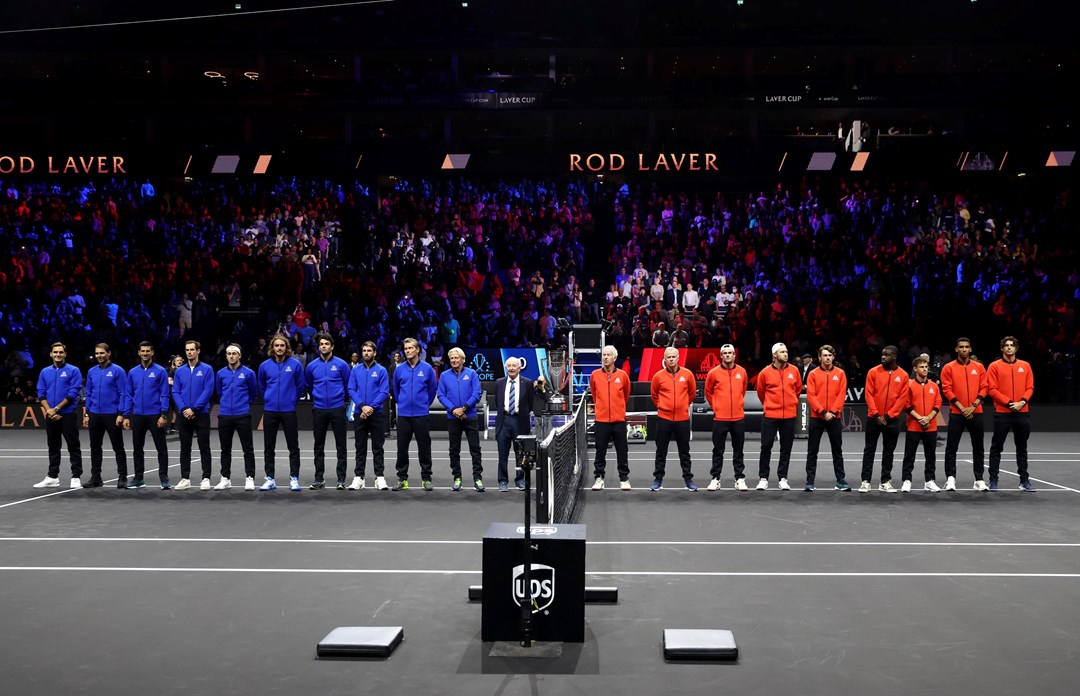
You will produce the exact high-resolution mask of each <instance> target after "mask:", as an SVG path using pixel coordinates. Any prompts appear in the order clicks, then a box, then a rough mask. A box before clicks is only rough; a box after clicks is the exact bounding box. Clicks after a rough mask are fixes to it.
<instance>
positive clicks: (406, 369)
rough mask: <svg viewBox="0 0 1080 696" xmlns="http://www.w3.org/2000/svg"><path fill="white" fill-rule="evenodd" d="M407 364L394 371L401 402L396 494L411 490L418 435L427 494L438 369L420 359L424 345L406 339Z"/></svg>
mask: <svg viewBox="0 0 1080 696" xmlns="http://www.w3.org/2000/svg"><path fill="white" fill-rule="evenodd" d="M403 350H404V352H405V362H403V363H401V364H400V365H398V366H397V368H396V369H395V370H394V379H393V380H392V381H391V386H390V389H391V392H392V393H393V395H394V401H396V402H397V412H398V418H397V431H398V437H397V445H398V447H397V477H398V482H397V485H395V486H394V488H393V490H395V491H407V490H409V443H410V442H412V439H413V435H416V450H417V454H418V455H419V457H418V458H419V459H420V479H421V485H422V487H423V489H424V490H425V491H430V490H431V489H432V484H431V424H430V423H429V422H428V416H429V415H430V414H431V402H432V401H434V400H435V391H436V389H438V386H439V381H438V380H437V379H436V378H435V368H433V367H432V366H431V365H429V364H428V363H426V362H424V361H423V360H421V359H420V343H419V341H417V340H416V339H415V338H406V339H405V341H404V344H403Z"/></svg>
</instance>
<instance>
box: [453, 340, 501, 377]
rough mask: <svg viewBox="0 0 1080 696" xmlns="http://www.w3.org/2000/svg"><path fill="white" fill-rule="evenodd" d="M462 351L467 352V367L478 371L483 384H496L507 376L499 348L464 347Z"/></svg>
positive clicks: (477, 374)
mask: <svg viewBox="0 0 1080 696" xmlns="http://www.w3.org/2000/svg"><path fill="white" fill-rule="evenodd" d="M462 350H463V351H465V367H471V368H472V369H474V370H476V376H477V377H479V378H480V381H481V382H494V381H495V380H497V379H499V378H500V377H502V376H503V375H504V374H505V372H506V370H504V369H503V363H504V362H505V361H504V360H503V357H502V353H501V352H500V351H499V349H498V348H464V347H463V348H462Z"/></svg>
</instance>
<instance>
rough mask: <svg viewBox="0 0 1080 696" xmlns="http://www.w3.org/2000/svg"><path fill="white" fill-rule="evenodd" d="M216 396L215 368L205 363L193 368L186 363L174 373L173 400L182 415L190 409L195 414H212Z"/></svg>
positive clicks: (197, 364)
mask: <svg viewBox="0 0 1080 696" xmlns="http://www.w3.org/2000/svg"><path fill="white" fill-rule="evenodd" d="M213 395H214V368H212V367H210V366H209V365H207V364H206V363H204V362H200V363H196V365H195V367H191V366H190V365H188V364H187V363H184V364H183V365H181V366H180V367H178V368H176V372H174V373H173V390H172V398H173V401H175V402H176V410H177V411H180V412H181V413H182V412H183V411H184V409H186V408H190V409H191V410H192V411H194V412H195V413H210V397H212V396H213Z"/></svg>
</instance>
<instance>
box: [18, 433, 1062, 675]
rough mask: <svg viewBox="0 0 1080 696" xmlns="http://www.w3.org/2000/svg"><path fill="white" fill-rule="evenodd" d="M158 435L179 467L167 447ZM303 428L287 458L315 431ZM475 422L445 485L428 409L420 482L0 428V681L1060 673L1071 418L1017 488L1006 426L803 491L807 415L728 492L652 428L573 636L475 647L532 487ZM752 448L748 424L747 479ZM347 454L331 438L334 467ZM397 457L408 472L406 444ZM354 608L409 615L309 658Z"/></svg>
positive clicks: (614, 511)
mask: <svg viewBox="0 0 1080 696" xmlns="http://www.w3.org/2000/svg"><path fill="white" fill-rule="evenodd" d="M83 436H84V449H85V450H86V452H85V455H86V467H87V470H88V469H89V458H88V450H89V447H88V445H87V443H86V439H85V432H84V433H83ZM331 441H332V439H331ZM256 442H257V445H258V444H261V437H260V436H256ZM169 444H170V457H171V462H172V464H173V468H172V470H171V472H170V473H171V474H172V478H173V481H174V483H175V481H176V480H177V479H178V478H179V473H178V468H179V467H178V464H177V457H178V452H179V447H178V444H177V442H176V440H175V439H170V442H169ZM302 444H303V446H304V448H305V449H304V452H305V456H304V461H303V469H302V477H301V478H302V480H303V481H304V482H305V484H306V483H307V482H309V481H310V479H311V476H312V463H311V456H310V434H303V435H302ZM988 445H989V436H988V437H987V446H988ZM395 446H396V445H395V442H394V441H393V440H392V439H391V440H388V442H387V449H388V461H390V462H392V461H393V456H394V452H395ZM483 447H484V461H485V467H486V468H487V470H488V472H489V474H488V475H487V476H486V477H485V478H486V482H487V483H488V485H489V489H488V492H486V493H483V494H479V493H476V492H474V491H472V490H471V489H467V490H464V491H461V492H458V493H455V492H452V491H450V490H449V488H448V486H449V483H450V474H449V466H448V459H447V455H446V452H447V442H446V440H445V435H443V436H442V439H436V441H435V445H434V449H435V472H436V475H435V484H436V486H437V488H436V490H434V491H432V492H424V491H421V490H419V488H414V489H413V490H410V491H408V492H400V493H394V492H390V491H376V490H373V489H367V490H363V491H359V492H353V491H337V490H325V491H308V490H304V491H303V492H300V493H292V492H290V491H288V490H286V489H279V490H277V491H275V492H272V493H259V492H245V491H244V490H242V488H240V487H237V488H233V489H232V490H229V491H221V492H210V493H203V492H200V491H198V490H190V491H183V492H178V491H160V490H157V489H156V488H150V487H148V488H145V489H142V490H140V491H123V490H117V489H116V488H114V487H111V485H109V484H107V487H105V488H100V489H94V490H82V491H72V490H68V489H67V488H66V486H67V484H68V480H69V478H70V477H69V475H68V473H67V465H66V457H65V460H64V466H63V469H64V471H63V473H62V475H61V481H62V483H63V485H64V486H65V488H60V489H51V490H44V491H43V490H35V489H33V488H31V485H32V484H33V483H35V482H36V481H38V480H40V479H41V477H42V476H43V475H44V473H45V468H46V454H45V450H44V434H43V433H26V432H18V433H16V432H12V431H6V432H3V433H2V434H0V554H2V555H0V589H2V593H0V610H2V614H0V615H2V617H3V620H2V621H0V637H2V640H3V646H4V647H3V650H2V651H0V671H2V673H3V682H2V683H3V686H2V688H0V691H2V692H3V693H5V694H13V695H22V694H116V695H122V694H140V695H145V694H148V693H149V694H157V695H164V694H332V693H377V694H435V693H438V694H470V695H476V694H493V695H510V694H590V696H596V695H598V694H606V693H624V694H663V693H702V694H704V693H709V694H716V693H726V694H762V695H766V694H768V695H775V694H811V695H822V696H824V695H826V694H943V695H945V694H948V695H950V696H952V695H955V694H972V695H974V694H986V695H995V694H1002V695H1004V694H1019V693H1030V694H1041V695H1050V694H1062V695H1064V694H1070V695H1071V694H1076V693H1077V692H1078V687H1077V686H1076V685H1077V684H1078V683H1080V535H1078V533H1077V532H1078V531H1080V514H1078V510H1080V507H1078V503H1080V436H1077V435H1064V434H1040V433H1035V434H1034V435H1033V437H1032V441H1031V449H1032V452H1031V473H1032V478H1033V480H1034V481H1035V483H1036V486H1037V487H1038V491H1037V492H1036V493H1023V492H1020V491H1017V490H1016V484H1017V477H1016V474H1015V467H1014V462H1015V457H1014V456H1013V454H1012V453H1011V451H1008V450H1007V452H1006V456H1005V457H1004V460H1003V469H1002V474H1001V482H1002V488H1003V490H1002V491H1000V492H998V493H978V492H975V491H972V490H971V483H972V473H971V465H970V457H971V455H970V451H969V449H968V448H967V447H964V448H963V449H962V450H961V453H960V464H959V469H960V476H959V481H960V488H961V490H959V491H957V492H955V493H944V492H942V493H937V494H931V493H924V492H923V491H922V490H921V488H922V473H921V472H922V468H921V464H919V465H917V467H916V475H915V488H916V491H915V492H912V493H907V494H901V493H896V494H886V493H879V492H876V491H875V492H872V493H863V494H860V493H858V492H851V493H841V492H836V491H833V490H831V487H832V483H833V477H832V469H831V464H830V463H829V461H828V458H827V457H824V458H823V459H822V461H820V462H819V470H818V481H817V482H818V485H819V486H820V488H819V490H818V491H816V492H813V493H805V492H803V491H801V490H799V489H801V488H802V483H803V481H804V473H803V465H804V460H805V456H804V455H805V448H806V443H805V441H797V442H796V445H795V453H794V458H793V461H792V470H791V476H790V478H791V482H792V485H793V486H795V487H796V489H797V490H793V491H790V492H780V491H778V490H776V488H775V473H774V482H773V487H772V488H771V489H770V490H769V491H765V492H757V491H750V492H745V493H743V492H737V491H735V490H733V489H732V483H733V482H732V478H731V466H730V462H725V470H724V477H723V485H724V487H723V489H722V490H720V491H717V492H706V491H705V490H704V487H705V485H706V484H707V483H708V478H709V477H708V468H709V460H710V454H709V452H710V445H709V443H708V442H707V438H702V437H701V436H700V434H699V435H698V437H697V439H695V441H694V443H693V450H694V471H695V475H696V480H697V483H698V484H699V485H701V487H702V490H701V491H699V492H697V493H691V492H688V491H686V490H683V489H682V488H681V487H675V486H678V485H679V484H680V478H679V476H678V464H677V458H676V456H675V453H674V451H673V452H672V453H671V455H670V458H669V463H668V472H669V475H668V477H667V479H666V484H667V485H668V486H670V487H668V488H665V489H663V490H661V491H658V492H655V493H653V492H650V491H649V490H648V484H649V483H650V481H651V478H652V477H651V473H652V459H653V453H654V448H653V445H652V443H646V444H644V445H636V446H631V448H630V456H631V481H632V483H633V484H634V486H635V488H634V489H633V490H631V491H620V490H618V489H617V488H616V489H608V490H605V491H603V492H592V491H588V492H587V493H586V496H587V499H588V502H587V506H586V508H585V514H584V519H583V520H582V522H583V523H585V524H586V525H587V527H588V546H587V556H586V563H587V568H588V574H589V575H588V578H587V584H589V585H615V586H617V587H618V588H619V602H618V603H617V604H613V605H588V606H587V607H586V631H585V635H586V641H585V643H584V644H580V645H570V644H568V645H567V646H566V647H565V649H564V651H563V655H562V657H560V658H557V659H556V658H544V659H529V658H499V657H491V656H490V651H491V647H492V645H491V644H490V643H483V642H481V640H480V618H481V606H480V604H477V603H470V602H469V601H468V593H467V589H468V586H469V585H471V584H480V582H481V580H480V571H481V538H482V536H483V534H484V532H485V530H486V529H487V527H488V525H489V524H490V523H491V522H494V521H497V522H517V521H520V520H521V518H522V514H523V507H522V499H521V496H520V494H518V493H516V492H510V493H499V492H498V491H497V490H495V487H494V484H495V475H494V470H495V460H496V455H495V443H494V442H493V441H487V442H484V443H483ZM902 447H903V444H902V442H901V447H900V449H901V450H902ZM758 448H759V445H758V442H757V441H756V440H750V441H748V443H747V448H746V449H747V452H746V455H747V472H748V480H749V481H750V482H751V484H753V482H755V481H756V478H757V455H758ZM845 448H846V457H845V459H846V463H847V468H848V478H849V480H850V481H852V482H853V483H855V484H856V485H857V483H858V468H859V461H860V457H861V450H862V438H861V436H859V435H857V434H849V435H847V436H845ZM943 449H944V444H943V443H942V444H941V446H940V449H939V463H938V471H939V474H938V483H943V482H944V477H943V474H942V473H941V466H942V464H941V454H942V452H941V450H943ZM826 451H827V447H826ZM238 455H239V453H237V456H236V457H234V475H233V483H234V485H237V484H241V483H242V481H243V474H242V466H238V462H237V459H238ZM899 455H900V453H898V456H897V459H896V463H895V465H894V467H895V468H894V477H893V481H894V483H896V484H897V485H899V480H898V479H899V467H900V456H899ZM729 456H730V455H729ZM775 456H776V452H775V451H774V459H775ZM351 458H352V450H351V443H350V474H351V466H352V464H351ZM612 459H613V456H612ZM259 462H260V463H259V471H260V472H261V467H262V464H261V456H260V458H259ZM413 462H414V464H413V466H414V473H413V475H412V479H411V480H412V481H413V482H414V484H415V483H418V480H419V474H418V471H417V470H416V464H415V452H414V455H413ZM282 465H283V457H282V456H281V454H279V458H278V466H279V470H280V467H281V466H282ZM609 466H610V467H611V469H610V470H609V480H614V479H616V478H617V477H616V476H614V462H613V461H611V463H610V464H609ZM110 468H112V470H113V471H114V472H115V467H114V466H113V465H112V460H111V458H110V457H109V456H108V451H107V452H106V465H105V470H106V473H108V472H109V470H110ZM331 469H332V465H331ZM391 470H392V468H391ZM467 470H468V465H466V471H467ZM876 471H877V469H876V468H875V481H874V483H875V485H876V483H877V479H876V476H877V474H876ZM113 476H115V473H114V474H113ZM84 478H86V476H85V475H84ZM106 478H107V479H109V478H112V477H108V476H107V477H106ZM155 479H156V477H155V476H153V475H152V474H151V475H150V476H148V482H153V481H154V480H155ZM258 480H259V481H260V482H261V474H260V477H259V479H258ZM368 480H369V484H370V482H371V476H370V468H369V478H368ZM279 481H280V476H279ZM214 482H215V483H216V482H217V473H216V460H215V477H214ZM616 485H617V484H616ZM356 625H359V626H364V625H375V626H386V625H400V626H403V627H404V630H405V642H404V643H403V644H402V645H401V646H400V647H398V648H397V650H396V652H394V654H393V655H392V656H391V657H390V658H389V659H386V660H343V659H335V660H325V659H323V660H320V659H318V658H317V657H316V655H315V646H316V644H317V643H318V641H319V640H320V639H321V638H322V637H323V636H325V635H326V634H327V633H328V632H329V631H330V630H331V629H333V628H335V627H337V626H356ZM664 628H726V629H730V630H732V631H734V634H735V638H736V640H737V641H738V645H739V649H740V659H739V660H738V662H735V663H712V664H710V663H701V662H696V663H668V662H665V661H664V659H663V655H662V649H661V637H662V632H663V629H664Z"/></svg>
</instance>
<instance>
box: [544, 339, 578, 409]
mask: <svg viewBox="0 0 1080 696" xmlns="http://www.w3.org/2000/svg"><path fill="white" fill-rule="evenodd" d="M566 356H567V354H566V351H563V350H549V351H547V357H544V358H541V360H540V376H541V377H542V378H543V379H544V381H545V382H546V384H545V385H543V393H544V398H545V399H546V400H547V408H546V409H545V411H546V412H547V413H549V414H559V413H569V412H570V402H569V400H568V399H567V398H566V393H565V392H566V385H567V384H568V383H569V381H570V374H571V370H570V369H569V368H568V366H567V363H566Z"/></svg>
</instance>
